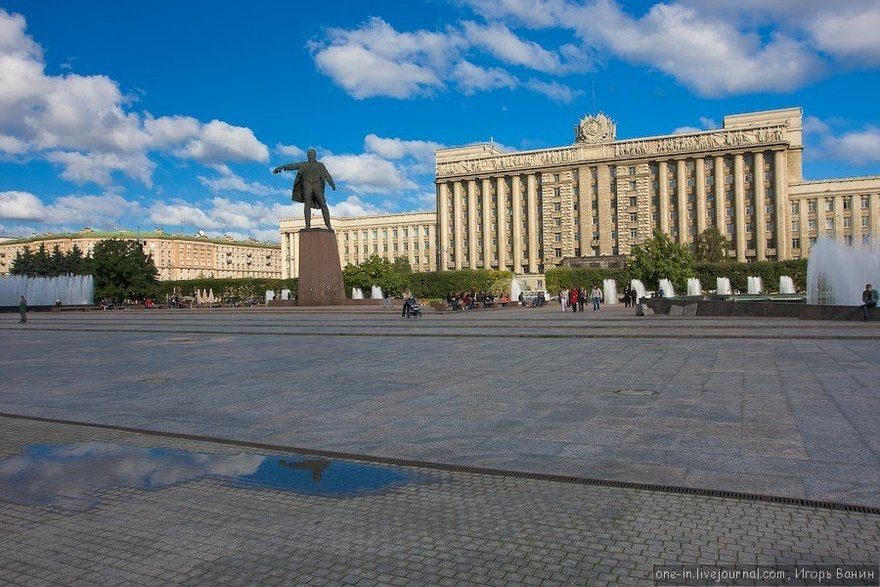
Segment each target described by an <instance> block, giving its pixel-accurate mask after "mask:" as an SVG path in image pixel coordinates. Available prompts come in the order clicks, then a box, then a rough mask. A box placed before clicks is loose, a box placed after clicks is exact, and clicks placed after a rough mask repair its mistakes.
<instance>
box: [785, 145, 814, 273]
mask: <svg viewBox="0 0 880 587" xmlns="http://www.w3.org/2000/svg"><path fill="white" fill-rule="evenodd" d="M780 152H781V151H780ZM808 216H809V212H808V211H807V199H806V198H802V199H801V200H800V201H799V202H798V218H800V229H801V230H800V239H801V254H800V258H801V259H805V258H806V257H807V254H808V252H809V250H810V228H809V226H810V220H809V218H808Z"/></svg>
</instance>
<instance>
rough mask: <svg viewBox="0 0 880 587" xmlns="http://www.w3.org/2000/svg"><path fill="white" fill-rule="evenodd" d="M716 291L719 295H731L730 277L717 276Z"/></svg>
mask: <svg viewBox="0 0 880 587" xmlns="http://www.w3.org/2000/svg"><path fill="white" fill-rule="evenodd" d="M715 293H716V294H718V295H719V296H729V295H730V278H729V277H716V278H715Z"/></svg>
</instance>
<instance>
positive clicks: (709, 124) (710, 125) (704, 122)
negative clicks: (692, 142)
mask: <svg viewBox="0 0 880 587" xmlns="http://www.w3.org/2000/svg"><path fill="white" fill-rule="evenodd" d="M699 120H700V126H679V127H678V128H676V129H675V130H673V131H672V134H674V135H676V134H683V133H689V132H700V131H704V130H712V129H715V128H718V123H717V122H715V120H714V119H712V118H709V117H708V116H701V117H700V119H699Z"/></svg>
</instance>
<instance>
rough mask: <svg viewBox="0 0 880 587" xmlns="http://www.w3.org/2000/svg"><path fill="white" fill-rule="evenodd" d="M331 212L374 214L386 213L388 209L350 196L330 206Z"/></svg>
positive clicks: (354, 214)
mask: <svg viewBox="0 0 880 587" xmlns="http://www.w3.org/2000/svg"><path fill="white" fill-rule="evenodd" d="M329 208H330V214H331V215H333V216H343V217H348V216H369V215H373V214H384V213H386V212H387V210H383V209H381V208H377V207H376V206H373V205H372V204H368V203H367V202H364V201H363V200H362V199H361V198H359V197H357V196H349V197H348V198H346V199H345V200H343V201H342V202H339V203H337V204H333V205H332V206H329Z"/></svg>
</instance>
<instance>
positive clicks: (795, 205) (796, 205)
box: [791, 202, 800, 214]
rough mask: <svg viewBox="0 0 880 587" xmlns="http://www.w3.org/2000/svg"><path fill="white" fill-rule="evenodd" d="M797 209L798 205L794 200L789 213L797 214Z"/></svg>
mask: <svg viewBox="0 0 880 587" xmlns="http://www.w3.org/2000/svg"><path fill="white" fill-rule="evenodd" d="M799 210H800V206H799V205H798V203H797V202H794V203H793V204H792V205H791V213H792V214H798V213H799Z"/></svg>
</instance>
